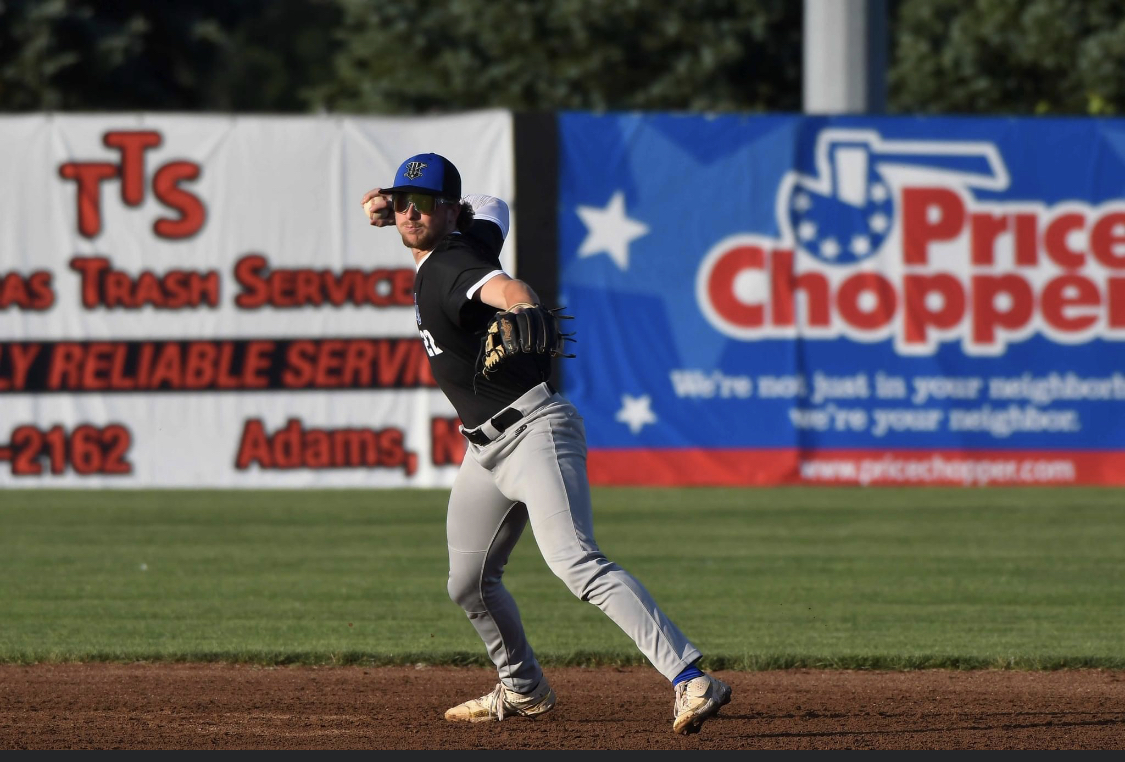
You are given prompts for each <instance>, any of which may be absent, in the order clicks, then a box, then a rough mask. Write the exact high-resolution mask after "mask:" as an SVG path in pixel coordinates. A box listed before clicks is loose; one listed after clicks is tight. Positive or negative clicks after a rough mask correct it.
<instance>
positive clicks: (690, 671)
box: [672, 664, 703, 686]
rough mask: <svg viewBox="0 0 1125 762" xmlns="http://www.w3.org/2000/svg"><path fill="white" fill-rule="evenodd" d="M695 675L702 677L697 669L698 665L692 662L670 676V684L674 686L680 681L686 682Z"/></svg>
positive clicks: (695, 676)
mask: <svg viewBox="0 0 1125 762" xmlns="http://www.w3.org/2000/svg"><path fill="white" fill-rule="evenodd" d="M697 677H703V673H702V672H701V671H700V670H699V667H697V666H695V665H694V664H692V665H691V666H690V667H688V668H687V669H685V670H684V671H683V672H681V673H680V674H678V675H676V676H675V677H674V678H672V685H673V686H676V685H679V684H680V683H686V682H687V681H688V680H693V679H695V678H697Z"/></svg>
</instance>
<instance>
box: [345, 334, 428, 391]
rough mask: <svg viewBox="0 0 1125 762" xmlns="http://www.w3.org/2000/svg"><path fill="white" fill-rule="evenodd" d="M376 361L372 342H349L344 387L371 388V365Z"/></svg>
mask: <svg viewBox="0 0 1125 762" xmlns="http://www.w3.org/2000/svg"><path fill="white" fill-rule="evenodd" d="M374 361H375V347H374V346H372V344H371V342H370V341H351V342H348V348H347V354H346V355H345V356H344V372H343V385H344V386H359V387H364V386H370V385H371V363H373V362H374ZM426 365H427V366H428V365H429V362H426Z"/></svg>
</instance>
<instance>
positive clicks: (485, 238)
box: [465, 194, 510, 257]
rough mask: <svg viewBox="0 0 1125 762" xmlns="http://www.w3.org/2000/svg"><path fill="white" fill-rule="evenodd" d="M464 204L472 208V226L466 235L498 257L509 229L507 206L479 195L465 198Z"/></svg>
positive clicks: (496, 199) (501, 201)
mask: <svg viewBox="0 0 1125 762" xmlns="http://www.w3.org/2000/svg"><path fill="white" fill-rule="evenodd" d="M465 202H466V203H468V204H469V206H471V207H472V208H473V224H472V226H471V227H470V228H469V230H468V233H467V235H468V236H469V237H471V238H474V239H476V241H478V242H479V243H480V244H482V245H483V246H484V247H485V248H486V249H487V250H488V251H490V252H492V253H493V254H495V255H496V256H497V257H499V256H500V250H501V249H502V248H504V241H505V240H506V239H507V237H508V229H509V227H510V222H509V214H508V205H507V204H506V203H504V201H503V200H501V199H498V198H496V197H495V196H484V195H479V194H476V195H471V196H465Z"/></svg>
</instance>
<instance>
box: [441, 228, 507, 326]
mask: <svg viewBox="0 0 1125 762" xmlns="http://www.w3.org/2000/svg"><path fill="white" fill-rule="evenodd" d="M434 264H435V265H438V267H439V271H440V272H441V280H442V290H443V292H444V297H443V299H442V311H443V312H444V313H445V315H446V317H448V318H449V319H450V320H451V321H452V322H454V323H456V324H457V325H460V326H463V325H464V320H463V318H464V315H465V310H466V307H468V306H469V305H471V304H473V303H474V301H475V302H477V303H479V302H480V289H481V287H482V286H484V284H485V283H487V282H488V281H490V280H492V279H493V278H495V277H496V276H498V275H503V274H504V270H503V269H502V268H501V267H500V260H499V259H497V258H496V257H493V256H489V255H487V254H486V253H485V252H483V251H479V250H475V248H474V247H472V246H468V245H457V246H452V247H450V248H449V249H448V250H447V251H444V252H442V253H441V254H440V255H439V256H438V258H437V261H435V262H434Z"/></svg>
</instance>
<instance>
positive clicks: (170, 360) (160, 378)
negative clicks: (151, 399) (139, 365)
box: [151, 341, 184, 389]
mask: <svg viewBox="0 0 1125 762" xmlns="http://www.w3.org/2000/svg"><path fill="white" fill-rule="evenodd" d="M151 384H152V386H151V388H152V389H159V388H160V387H161V385H165V384H166V385H167V386H168V388H169V389H182V388H183V387H184V381H183V358H182V357H181V356H180V345H179V344H177V343H176V342H174V341H168V342H165V343H164V344H163V345H162V346H161V347H160V354H159V355H158V356H157V358H156V364H155V366H154V367H153V369H152V381H151Z"/></svg>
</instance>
